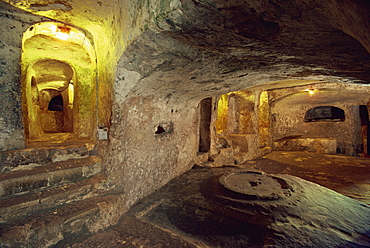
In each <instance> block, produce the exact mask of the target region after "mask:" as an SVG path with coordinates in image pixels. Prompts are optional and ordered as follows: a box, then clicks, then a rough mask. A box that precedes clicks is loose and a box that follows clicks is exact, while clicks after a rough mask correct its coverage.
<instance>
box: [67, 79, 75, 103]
mask: <svg viewBox="0 0 370 248" xmlns="http://www.w3.org/2000/svg"><path fill="white" fill-rule="evenodd" d="M74 94H75V90H74V86H73V84H71V83H70V84H69V86H68V99H69V102H68V104H69V105H70V106H73V100H74Z"/></svg>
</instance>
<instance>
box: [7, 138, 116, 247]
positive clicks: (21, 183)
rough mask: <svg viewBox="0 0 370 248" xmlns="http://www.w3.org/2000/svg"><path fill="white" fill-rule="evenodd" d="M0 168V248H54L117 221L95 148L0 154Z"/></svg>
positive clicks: (112, 200) (75, 147)
mask: <svg viewBox="0 0 370 248" xmlns="http://www.w3.org/2000/svg"><path fill="white" fill-rule="evenodd" d="M0 163H1V165H0V171H1V174H0V247H50V246H53V245H57V246H58V244H59V245H60V244H63V243H70V242H71V241H73V239H76V238H77V239H78V238H81V237H83V236H86V235H89V234H91V233H94V232H96V231H98V230H100V229H102V228H104V227H106V226H109V225H112V224H115V222H116V221H117V220H118V218H119V214H117V213H116V212H117V211H115V210H114V209H115V207H116V206H117V202H118V199H119V197H118V196H115V195H109V194H108V193H109V192H108V191H107V190H106V187H105V186H104V183H105V177H104V174H103V171H102V159H101V157H99V156H98V155H97V152H96V149H95V146H94V145H91V144H82V145H70V146H66V147H49V148H34V149H23V150H15V151H7V152H1V153H0ZM66 240H67V242H66Z"/></svg>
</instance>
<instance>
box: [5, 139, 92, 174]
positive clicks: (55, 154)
mask: <svg viewBox="0 0 370 248" xmlns="http://www.w3.org/2000/svg"><path fill="white" fill-rule="evenodd" d="M89 155H95V145H94V144H91V143H83V144H79V145H69V146H48V147H37V148H28V149H20V150H13V151H2V152H0V173H7V172H10V171H14V170H22V169H28V168H29V166H37V165H43V164H46V163H51V162H57V161H65V160H68V159H73V158H84V157H87V156H89Z"/></svg>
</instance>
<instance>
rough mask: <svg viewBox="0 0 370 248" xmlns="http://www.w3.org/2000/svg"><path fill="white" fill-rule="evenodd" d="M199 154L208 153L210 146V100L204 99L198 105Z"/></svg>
mask: <svg viewBox="0 0 370 248" xmlns="http://www.w3.org/2000/svg"><path fill="white" fill-rule="evenodd" d="M199 109H200V121H199V152H208V151H209V148H210V145H211V131H210V125H211V112H212V98H211V97H210V98H205V99H203V100H202V101H201V102H200V103H199Z"/></svg>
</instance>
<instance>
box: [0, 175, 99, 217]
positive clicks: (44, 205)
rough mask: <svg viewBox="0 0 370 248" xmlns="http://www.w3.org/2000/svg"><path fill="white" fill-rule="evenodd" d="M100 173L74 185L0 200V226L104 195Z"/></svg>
mask: <svg viewBox="0 0 370 248" xmlns="http://www.w3.org/2000/svg"><path fill="white" fill-rule="evenodd" d="M104 179H105V177H104V176H103V174H102V173H100V174H97V175H95V176H93V177H90V178H88V179H85V180H81V181H78V182H75V183H70V184H66V185H61V186H59V187H55V188H49V189H46V190H43V191H40V192H34V193H30V194H24V195H19V196H10V197H3V198H2V199H0V224H4V223H7V224H9V223H12V222H14V221H18V220H21V219H24V218H26V217H28V216H31V215H32V214H35V213H40V212H43V211H47V210H50V209H53V208H57V207H60V206H62V205H65V204H69V203H72V202H76V201H80V200H84V199H86V198H89V197H92V196H97V195H99V194H102V193H105V192H104V189H103V188H102V187H100V186H101V184H102V183H103V182H104Z"/></svg>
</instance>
